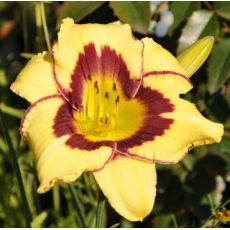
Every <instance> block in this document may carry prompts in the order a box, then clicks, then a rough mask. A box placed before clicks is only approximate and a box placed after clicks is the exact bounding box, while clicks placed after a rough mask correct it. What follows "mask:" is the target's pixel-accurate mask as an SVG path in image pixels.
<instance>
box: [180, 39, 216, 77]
mask: <svg viewBox="0 0 230 230" xmlns="http://www.w3.org/2000/svg"><path fill="white" fill-rule="evenodd" d="M213 44H214V37H212V36H207V37H204V38H202V39H200V40H199V41H197V42H195V43H194V44H193V45H191V46H190V47H188V48H187V49H186V50H185V51H183V52H182V53H181V54H180V55H179V56H178V57H177V60H178V61H179V62H180V64H181V65H182V66H183V67H184V68H185V69H186V71H187V77H191V76H192V75H193V74H194V73H195V72H196V71H197V70H198V69H199V68H200V66H201V65H202V64H203V63H204V62H205V60H206V59H207V57H208V56H209V54H210V52H211V50H212V47H213Z"/></svg>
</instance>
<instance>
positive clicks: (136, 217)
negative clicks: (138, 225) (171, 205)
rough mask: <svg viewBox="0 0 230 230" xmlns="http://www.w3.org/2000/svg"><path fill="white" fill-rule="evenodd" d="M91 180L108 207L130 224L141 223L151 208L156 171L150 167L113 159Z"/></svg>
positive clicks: (145, 163)
mask: <svg viewBox="0 0 230 230" xmlns="http://www.w3.org/2000/svg"><path fill="white" fill-rule="evenodd" d="M94 177H95V179H96V181H97V183H98V185H99V187H100V188H101V190H102V191H103V193H104V195H105V196H106V197H107V199H108V200H109V203H110V204H111V206H112V207H113V208H114V209H115V210H116V211H117V212H118V213H119V214H120V215H122V216H123V217H125V218H126V219H128V220H130V221H142V220H143V219H144V218H145V217H146V216H147V215H149V213H150V212H151V210H152V208H153V204H154V201H155V196H156V181H157V178H156V169H155V165H154V164H152V163H147V162H144V161H139V160H135V159H132V158H128V157H123V156H117V157H116V159H114V160H112V161H111V162H109V163H108V164H107V165H106V166H105V168H104V169H102V170H100V171H98V172H95V173H94Z"/></svg>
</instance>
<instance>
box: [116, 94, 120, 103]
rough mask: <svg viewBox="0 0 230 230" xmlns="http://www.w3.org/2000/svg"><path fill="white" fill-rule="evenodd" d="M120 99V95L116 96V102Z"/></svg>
mask: <svg viewBox="0 0 230 230" xmlns="http://www.w3.org/2000/svg"><path fill="white" fill-rule="evenodd" d="M119 101H120V97H119V95H118V96H117V98H116V101H115V102H116V104H118V103H119Z"/></svg>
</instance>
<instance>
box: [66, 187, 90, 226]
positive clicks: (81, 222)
mask: <svg viewBox="0 0 230 230" xmlns="http://www.w3.org/2000/svg"><path fill="white" fill-rule="evenodd" d="M68 187H69V191H70V194H71V197H72V200H73V205H74V208H75V209H76V218H77V225H78V227H79V228H85V227H86V224H85V210H84V208H83V205H82V203H81V201H80V198H79V197H78V193H77V192H76V191H75V188H74V186H73V185H70V184H69V185H68Z"/></svg>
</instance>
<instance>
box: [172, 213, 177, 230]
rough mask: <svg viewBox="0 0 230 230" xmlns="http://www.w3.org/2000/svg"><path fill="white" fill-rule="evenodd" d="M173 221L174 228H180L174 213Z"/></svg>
mask: <svg viewBox="0 0 230 230" xmlns="http://www.w3.org/2000/svg"><path fill="white" fill-rule="evenodd" d="M172 221H173V225H174V228H178V224H177V221H176V217H175V215H174V214H172Z"/></svg>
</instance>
